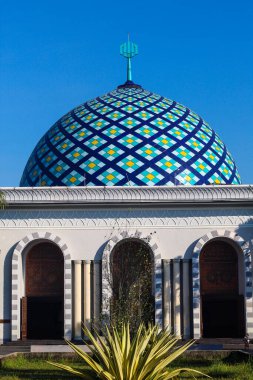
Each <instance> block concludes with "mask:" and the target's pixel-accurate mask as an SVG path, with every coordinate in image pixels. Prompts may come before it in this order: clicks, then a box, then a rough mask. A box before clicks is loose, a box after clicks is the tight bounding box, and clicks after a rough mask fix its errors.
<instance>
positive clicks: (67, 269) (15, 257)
mask: <svg viewBox="0 0 253 380" xmlns="http://www.w3.org/2000/svg"><path fill="white" fill-rule="evenodd" d="M42 240H43V241H48V242H51V243H54V244H56V245H57V246H58V247H59V248H60V250H61V252H62V254H63V257H64V338H65V339H71V337H72V315H71V310H72V279H71V255H70V252H69V249H68V245H67V244H66V243H65V242H63V241H62V239H61V238H60V237H59V236H56V235H54V234H52V233H50V232H34V233H32V234H29V235H27V236H25V237H24V238H23V239H22V240H20V241H19V242H18V244H17V245H16V248H15V249H14V251H13V254H12V269H11V272H12V284H11V297H12V298H11V340H12V341H16V340H18V339H19V338H20V299H21V297H22V296H23V294H22V293H23V291H22V289H23V288H24V277H23V271H24V270H23V265H22V255H23V253H24V250H25V248H26V247H27V246H28V245H29V244H31V243H32V242H38V243H39V241H42Z"/></svg>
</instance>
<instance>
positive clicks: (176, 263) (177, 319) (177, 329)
mask: <svg viewBox="0 0 253 380" xmlns="http://www.w3.org/2000/svg"><path fill="white" fill-rule="evenodd" d="M173 300H174V307H173V312H174V333H175V334H176V336H178V337H181V315H180V311H181V310H180V308H181V305H180V260H177V259H175V260H173Z"/></svg>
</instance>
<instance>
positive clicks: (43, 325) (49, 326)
mask: <svg viewBox="0 0 253 380" xmlns="http://www.w3.org/2000/svg"><path fill="white" fill-rule="evenodd" d="M63 301H64V258H63V254H62V252H61V250H60V248H59V247H57V246H56V245H55V244H53V243H48V242H41V243H38V244H36V245H35V246H33V247H32V248H30V250H29V251H28V252H27V255H26V257H25V297H23V298H22V322H21V332H22V334H21V335H22V339H62V338H63V335H64V333H63V329H64V326H63V324H64V316H63Z"/></svg>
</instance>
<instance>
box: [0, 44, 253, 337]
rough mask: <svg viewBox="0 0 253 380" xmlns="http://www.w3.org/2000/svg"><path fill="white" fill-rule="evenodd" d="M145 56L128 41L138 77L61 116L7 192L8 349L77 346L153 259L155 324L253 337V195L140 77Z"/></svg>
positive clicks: (181, 332) (3, 243) (215, 148)
mask: <svg viewBox="0 0 253 380" xmlns="http://www.w3.org/2000/svg"><path fill="white" fill-rule="evenodd" d="M137 53H138V48H137V46H136V45H135V44H133V43H132V42H130V41H128V42H127V43H125V44H123V45H121V54H122V55H123V56H124V57H125V58H126V60H127V81H126V82H125V83H124V84H122V85H119V86H118V87H117V88H116V89H114V90H112V91H110V92H108V93H106V94H105V95H102V96H98V97H97V98H95V99H93V100H89V101H87V102H85V103H83V104H81V105H80V106H78V107H76V108H74V109H73V110H72V111H70V112H68V113H67V114H66V115H64V116H63V117H62V118H61V119H60V120H58V121H57V122H56V123H55V124H54V125H53V126H52V127H51V128H50V129H49V130H48V131H47V132H46V133H45V135H44V136H43V137H42V138H41V139H40V141H39V142H38V144H37V145H36V147H35V148H34V150H33V152H32V154H31V156H30V158H29V159H28V161H27V164H26V167H25V169H24V172H23V175H22V178H21V181H20V187H15V188H6V187H5V188H1V189H0V191H1V192H2V194H3V195H4V198H5V201H6V206H5V208H4V209H3V210H1V211H0V213H1V215H0V228H1V234H0V342H6V341H13V342H15V341H18V340H20V339H21V340H26V339H46V340H50V339H62V338H63V337H65V338H67V339H75V340H78V339H80V338H81V337H82V331H81V322H82V321H83V322H84V323H85V324H86V325H88V326H90V325H92V324H93V323H98V321H101V320H104V319H106V320H110V318H111V315H112V312H113V310H115V302H116V301H115V299H116V298H117V297H119V288H120V286H119V283H120V281H121V279H123V280H124V279H125V280H124V281H126V282H124V281H123V283H122V284H121V285H122V288H124V287H125V290H126V289H127V292H128V295H129V294H132V293H131V292H132V290H131V292H130V291H129V289H130V288H129V286H128V285H129V284H127V280H126V278H128V279H129V278H130V280H129V281H130V282H131V281H132V283H134V281H135V280H136V279H134V274H133V273H135V270H136V271H137V272H136V273H139V274H140V273H141V271H142V272H143V271H146V269H145V268H146V266H145V265H146V264H145V263H144V261H145V262H148V263H149V270H147V271H146V274H145V275H146V281H147V282H145V283H144V285H142V287H143V289H145V292H146V293H147V294H148V297H149V306H150V310H151V312H150V313H149V315H150V320H151V321H152V322H154V323H157V324H158V325H160V326H161V327H166V326H171V327H172V330H173V331H174V332H175V333H176V334H177V335H178V336H180V337H182V338H184V339H188V338H190V337H192V338H195V339H198V338H201V337H207V338H227V337H231V338H242V337H243V336H244V335H245V334H246V333H248V334H249V336H250V338H253V298H252V290H253V289H252V264H251V262H252V253H253V188H252V186H251V185H242V184H241V180H240V175H239V173H238V171H237V168H236V165H235V162H234V160H233V158H232V155H231V154H230V152H229V151H228V149H227V147H226V146H225V145H224V143H223V142H222V141H221V139H220V138H219V136H218V135H217V134H216V133H215V131H214V130H213V129H212V128H211V127H210V126H209V125H208V124H207V123H206V122H205V121H204V120H203V119H202V118H201V117H200V116H199V115H197V114H196V113H194V112H192V111H191V110H190V109H188V108H187V107H185V106H183V105H181V104H179V103H177V102H175V101H173V100H170V99H168V98H166V97H164V96H161V95H159V94H156V93H153V92H150V91H148V90H145V89H144V88H143V87H142V86H140V85H137V84H135V83H134V82H133V80H132V71H131V59H132V58H133V56H134V55H136V54H137ZM140 252H141V254H140ZM144 257H145V260H144V259H143V258H144ZM142 259H143V262H142ZM136 268H137V269H136ZM143 268H144V270H143ZM124 276H125V277H124ZM116 278H117V279H116ZM117 284H118V285H117ZM148 284H149V285H148ZM117 286H118V288H117V289H118V290H116V291H115V289H116V288H115V287H117ZM123 290H124V289H123ZM116 293H117V296H115V294H116ZM125 293H126V292H125ZM140 302H141V301H140ZM144 314H145V313H144Z"/></svg>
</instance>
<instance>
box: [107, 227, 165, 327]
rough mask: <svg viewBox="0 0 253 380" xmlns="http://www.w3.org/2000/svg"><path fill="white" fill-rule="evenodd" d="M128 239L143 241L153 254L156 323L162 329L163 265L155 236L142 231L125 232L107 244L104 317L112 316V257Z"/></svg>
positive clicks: (115, 236)
mask: <svg viewBox="0 0 253 380" xmlns="http://www.w3.org/2000/svg"><path fill="white" fill-rule="evenodd" d="M127 239H136V240H140V241H142V242H143V243H144V244H145V245H146V246H148V247H149V249H150V251H151V252H152V254H153V260H154V296H155V323H156V324H158V325H159V326H160V327H162V322H163V310H162V265H161V262H162V261H161V254H160V252H159V248H158V245H157V243H156V238H155V236H154V234H152V233H150V234H149V235H144V234H143V233H142V232H140V231H136V232H135V233H133V234H130V233H129V232H128V231H123V232H121V233H119V234H117V235H114V236H113V237H112V238H111V239H110V240H109V241H108V243H107V244H106V246H105V248H104V251H103V257H102V315H103V317H104V318H108V317H109V315H110V298H111V286H110V281H109V278H110V256H111V253H112V251H113V249H114V247H115V246H116V244H118V243H119V242H121V241H123V240H127Z"/></svg>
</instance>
